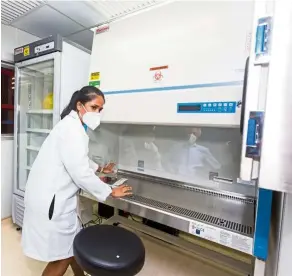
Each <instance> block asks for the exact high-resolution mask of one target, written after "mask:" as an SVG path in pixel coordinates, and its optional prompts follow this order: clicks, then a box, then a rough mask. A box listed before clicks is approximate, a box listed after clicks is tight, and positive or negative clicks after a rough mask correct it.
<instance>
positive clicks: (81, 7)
mask: <svg viewBox="0 0 292 276" xmlns="http://www.w3.org/2000/svg"><path fill="white" fill-rule="evenodd" d="M68 2H70V3H68ZM48 5H50V6H51V7H53V8H54V9H56V10H58V11H60V12H61V13H63V14H65V15H66V16H68V17H70V18H71V19H72V20H74V21H76V22H77V23H79V24H81V25H82V26H83V27H84V28H90V27H92V26H94V25H96V22H100V21H106V20H107V19H108V18H107V17H106V16H105V15H104V14H102V13H101V12H100V11H99V10H96V9H93V8H92V7H91V6H89V5H87V4H86V1H71V0H67V1H48Z"/></svg>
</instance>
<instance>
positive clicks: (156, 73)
mask: <svg viewBox="0 0 292 276" xmlns="http://www.w3.org/2000/svg"><path fill="white" fill-rule="evenodd" d="M167 69H168V66H167V65H166V66H160V67H152V68H150V72H151V76H152V80H153V81H154V82H155V83H160V82H162V81H163V80H164V79H165V75H166V71H167Z"/></svg>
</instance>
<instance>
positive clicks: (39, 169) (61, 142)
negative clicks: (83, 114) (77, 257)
mask: <svg viewBox="0 0 292 276" xmlns="http://www.w3.org/2000/svg"><path fill="white" fill-rule="evenodd" d="M88 142H89V138H88V135H87V134H86V132H85V130H84V128H83V126H82V123H81V121H80V119H79V117H78V115H77V113H76V112H75V111H72V112H71V113H70V114H69V115H68V116H66V117H65V118H64V119H63V120H61V121H60V122H59V123H58V124H57V125H56V126H55V127H54V129H53V130H52V131H51V133H50V135H49V136H48V138H47V139H46V140H45V142H44V143H43V145H42V147H41V149H40V151H39V154H38V156H37V158H36V160H35V162H34V164H33V166H32V169H31V171H30V174H29V178H28V181H27V186H26V191H25V213H24V221H23V229H22V246H23V251H24V254H25V255H26V256H28V257H31V258H33V259H36V260H39V261H45V262H51V261H56V260H61V259H66V258H70V257H72V256H73V248H72V246H73V240H74V237H75V236H76V234H77V233H78V231H79V230H80V228H81V225H80V221H79V219H78V216H77V201H78V198H77V193H78V190H79V189H80V188H81V189H83V190H85V191H87V192H89V193H91V194H92V195H94V196H95V197H96V198H97V199H98V200H99V201H105V200H106V198H107V197H108V196H109V195H110V193H111V188H110V187H109V186H108V185H107V184H105V183H104V182H102V181H101V180H100V179H99V178H98V177H97V176H96V175H95V171H96V170H97V168H98V165H97V164H95V163H94V162H93V161H91V160H90V159H89V158H88ZM54 196H55V205H54V212H53V216H52V218H51V220H50V219H49V208H50V205H51V202H52V200H53V197H54Z"/></svg>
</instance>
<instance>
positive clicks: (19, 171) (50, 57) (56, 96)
mask: <svg viewBox="0 0 292 276" xmlns="http://www.w3.org/2000/svg"><path fill="white" fill-rule="evenodd" d="M14 60H15V63H16V64H15V68H16V70H15V116H14V118H15V119H14V120H15V122H14V131H15V138H16V139H15V142H14V190H13V200H12V218H13V222H14V223H15V224H17V225H18V226H19V227H22V221H23V214H24V194H25V186H26V182H27V178H28V175H29V173H30V169H31V167H32V165H33V162H34V161H35V159H36V157H37V155H38V152H39V150H40V148H41V146H42V144H43V142H44V141H45V139H46V138H47V136H48V135H49V133H50V131H51V130H52V128H53V127H54V125H55V124H56V123H57V122H58V121H59V120H60V113H61V112H62V109H63V108H64V107H65V105H66V104H68V102H69V100H70V97H71V95H72V94H73V93H74V92H75V91H76V90H78V89H80V88H81V87H82V86H84V85H86V84H87V78H88V73H89V62H90V52H89V51H87V50H85V49H83V48H82V47H79V46H77V45H75V44H73V43H71V42H70V41H67V40H65V39H63V38H61V37H60V36H51V37H49V38H46V39H43V40H40V41H36V42H34V43H31V44H29V45H25V46H22V47H19V48H17V49H15V51H14ZM49 169H50V168H49V167H48V170H49ZM39 185H42V181H41V179H40V183H39Z"/></svg>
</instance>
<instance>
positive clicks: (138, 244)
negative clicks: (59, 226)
mask: <svg viewBox="0 0 292 276" xmlns="http://www.w3.org/2000/svg"><path fill="white" fill-rule="evenodd" d="M73 248H74V256H75V259H76V261H77V263H78V264H79V265H80V266H81V268H82V269H83V270H84V271H85V272H87V273H89V274H90V275H91V276H134V275H136V274H137V273H138V272H139V271H140V270H141V269H142V267H143V265H144V262H145V248H144V245H143V243H142V241H141V239H140V238H139V237H138V236H137V235H135V234H134V233H132V232H130V231H128V230H126V229H124V228H121V227H118V226H113V225H97V226H91V227H88V228H85V229H83V230H81V231H80V232H79V233H78V234H77V236H76V237H75V240H74V245H73Z"/></svg>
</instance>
